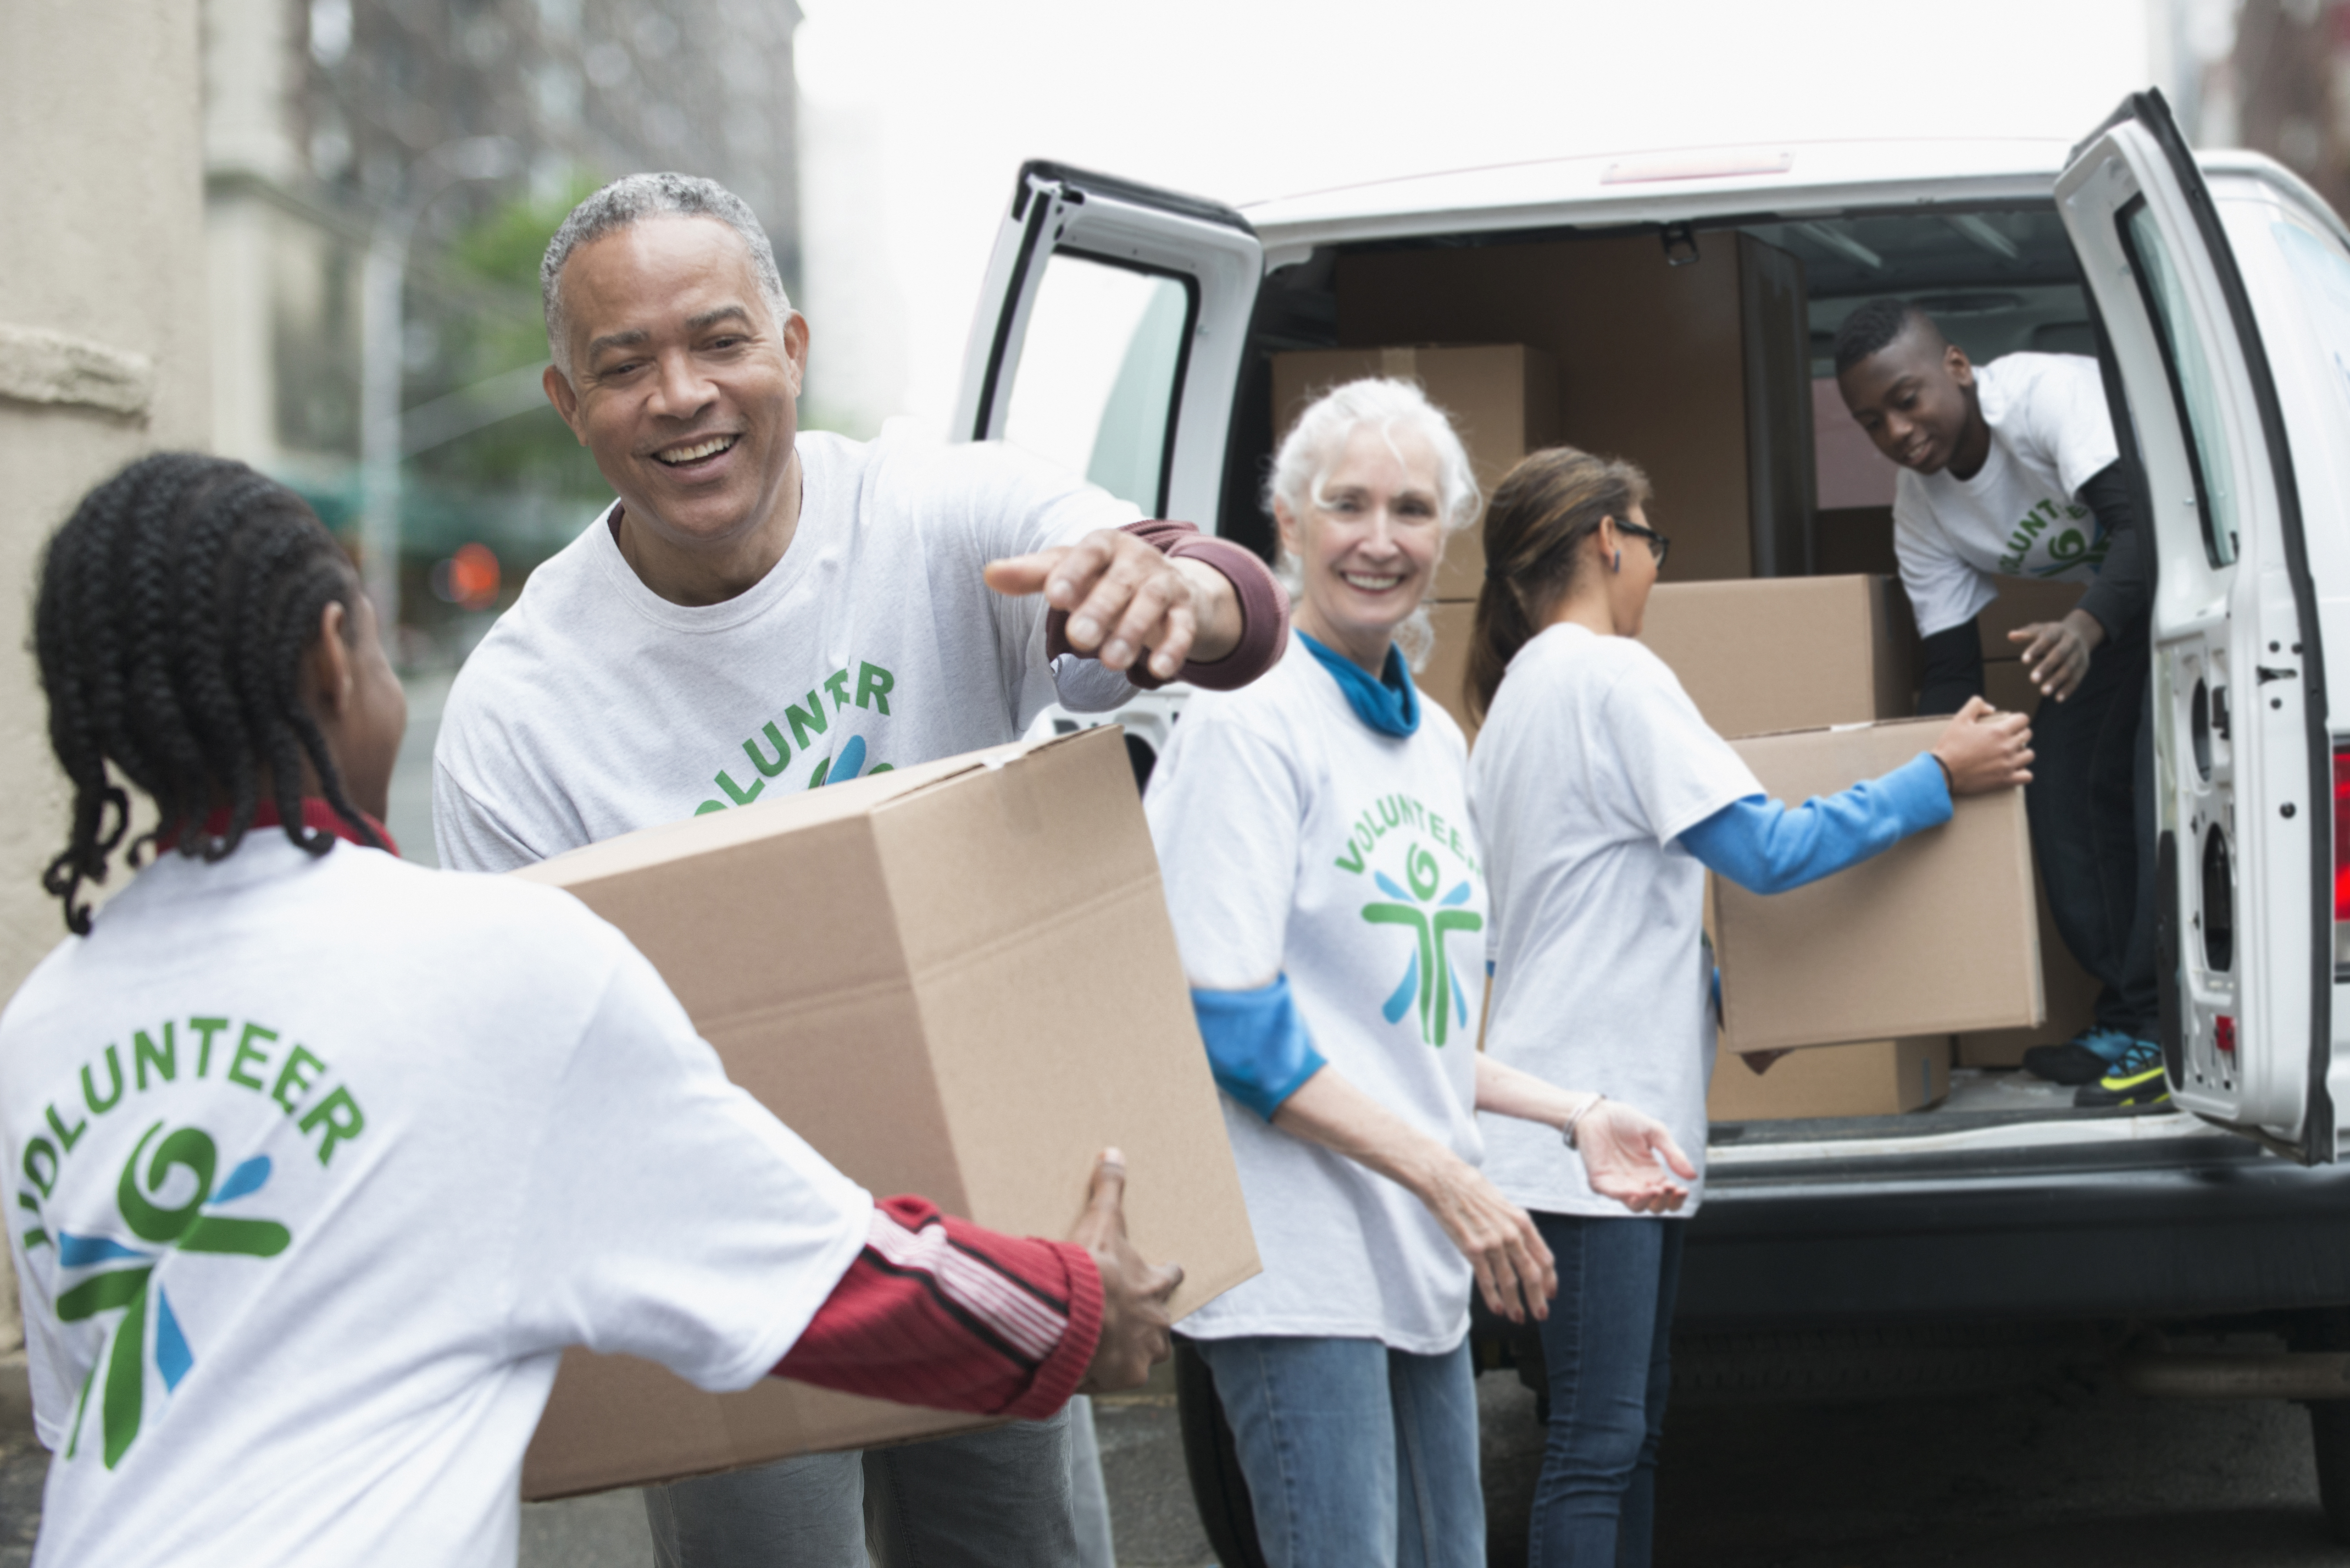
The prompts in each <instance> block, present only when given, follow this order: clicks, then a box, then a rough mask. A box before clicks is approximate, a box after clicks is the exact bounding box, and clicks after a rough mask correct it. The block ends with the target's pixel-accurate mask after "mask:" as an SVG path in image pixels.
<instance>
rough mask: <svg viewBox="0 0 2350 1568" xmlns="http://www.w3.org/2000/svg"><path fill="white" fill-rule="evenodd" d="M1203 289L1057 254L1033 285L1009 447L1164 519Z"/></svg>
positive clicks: (1010, 408) (1007, 423) (1008, 417)
mask: <svg viewBox="0 0 2350 1568" xmlns="http://www.w3.org/2000/svg"><path fill="white" fill-rule="evenodd" d="M1198 288H1199V286H1198V285H1197V284H1196V283H1195V282H1193V281H1192V280H1191V279H1190V278H1188V277H1180V276H1176V275H1170V274H1167V273H1159V272H1145V271H1142V270H1140V269H1139V268H1137V267H1133V266H1128V265H1120V264H1118V263H1115V262H1108V261H1103V260H1097V259H1095V258H1093V257H1090V256H1086V255H1082V254H1077V253H1076V252H1072V251H1066V250H1060V251H1055V252H1054V253H1053V254H1052V255H1051V256H1050V257H1048V258H1047V259H1046V261H1045V275H1044V277H1043V278H1042V279H1041V280H1040V281H1039V282H1038V284H1037V286H1036V299H1035V305H1034V306H1032V308H1031V310H1030V314H1029V318H1028V332H1027V337H1026V339H1025V342H1024V345H1023V347H1022V348H1021V351H1020V365H1019V369H1018V370H1017V371H1016V372H1015V375H1014V381H1013V384H1012V399H1011V402H1010V403H1009V404H1008V405H1007V407H1006V409H1005V412H1004V420H1003V439H1004V440H1005V441H1010V442H1012V443H1013V444H1014V445H1015V446H1018V447H1022V448H1024V449H1025V450H1027V451H1029V452H1035V454H1036V455H1037V456H1039V457H1042V458H1045V459H1046V460H1048V461H1050V462H1056V463H1059V464H1060V465H1061V466H1063V467H1064V468H1067V469H1070V470H1072V471H1074V472H1078V473H1082V474H1084V475H1085V476H1086V477H1087V479H1089V480H1091V481H1092V482H1093V483H1096V484H1098V485H1100V486H1101V487H1102V488H1103V489H1105V490H1107V491H1108V492H1109V493H1111V494H1112V495H1115V496H1117V497H1118V498H1119V499H1120V500H1123V501H1131V502H1133V503H1134V504H1135V505H1137V506H1138V507H1139V508H1141V509H1142V511H1143V513H1144V514H1146V515H1149V516H1158V515H1159V514H1161V513H1162V512H1164V510H1165V491H1166V483H1167V454H1168V451H1169V449H1170V446H1171V444H1172V441H1173V437H1174V425H1173V421H1172V418H1171V416H1172V414H1173V411H1174V410H1175V407H1176V402H1177V399H1178V396H1179V394H1180V391H1181V389H1182V381H1183V367H1184V358H1185V354H1184V350H1185V348H1186V347H1187V346H1188V345H1189V344H1190V342H1191V320H1192V317H1193V316H1194V314H1195V313H1196V311H1197V309H1198V304H1197V296H1198Z"/></svg>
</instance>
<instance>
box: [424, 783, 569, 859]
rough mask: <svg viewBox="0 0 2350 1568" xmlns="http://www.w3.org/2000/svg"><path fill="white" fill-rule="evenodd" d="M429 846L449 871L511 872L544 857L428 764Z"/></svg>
mask: <svg viewBox="0 0 2350 1568" xmlns="http://www.w3.org/2000/svg"><path fill="white" fill-rule="evenodd" d="M432 846H433V847H434V849H436V850H437V851H438V852H439V853H440V857H441V864H442V865H443V866H445V867H448V868H449V869H451V870H452V871H514V870H517V869H519V868H521V867H525V866H536V864H538V862H540V861H541V860H544V859H546V856H544V855H541V854H539V853H538V852H537V851H536V850H534V849H532V848H531V847H530V846H528V845H527V844H525V843H524V842H523V841H522V840H521V839H520V838H519V837H517V836H515V834H514V833H513V832H512V831H511V830H509V829H508V828H507V827H506V826H505V825H504V824H503V823H501V822H500V821H499V820H498V819H497V816H496V815H495V814H494V813H493V812H492V811H491V810H490V808H489V807H488V806H486V805H483V804H482V803H481V802H480V801H478V800H476V799H474V798H473V795H472V794H470V793H468V792H467V791H466V789H465V788H464V786H463V785H462V784H458V782H457V781H456V780H455V779H454V778H452V777H451V776H450V774H449V770H448V768H447V767H446V766H445V765H444V764H443V763H442V762H441V760H440V759H439V758H437V757H436V758H434V759H433V763H432Z"/></svg>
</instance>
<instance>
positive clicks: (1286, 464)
mask: <svg viewBox="0 0 2350 1568" xmlns="http://www.w3.org/2000/svg"><path fill="white" fill-rule="evenodd" d="M1365 425H1369V426H1372V427H1374V428H1375V429H1377V430H1378V431H1379V433H1380V434H1381V435H1383V436H1385V437H1386V438H1387V441H1388V449H1389V450H1390V451H1393V450H1394V449H1395V441H1396V434H1397V432H1398V431H1399V430H1401V431H1410V432H1411V433H1413V434H1414V435H1417V436H1419V438H1420V439H1421V440H1422V441H1426V442H1427V443H1428V444H1429V446H1430V449H1431V450H1432V451H1433V452H1435V453H1436V490H1437V497H1436V504H1437V510H1438V514H1439V516H1440V518H1441V520H1442V523H1443V526H1444V532H1445V534H1446V535H1448V536H1449V535H1453V534H1457V533H1459V532H1460V531H1461V529H1463V528H1466V527H1467V526H1469V524H1471V523H1474V522H1475V521H1476V520H1477V512H1478V508H1479V507H1481V506H1482V505H1483V504H1484V499H1485V498H1484V497H1483V496H1482V495H1481V494H1479V493H1478V491H1477V475H1476V472H1475V471H1474V470H1472V469H1471V467H1470V466H1469V452H1468V449H1467V448H1466V447H1464V446H1462V445H1461V434H1460V432H1459V431H1455V430H1454V429H1453V428H1452V421H1451V417H1450V416H1448V415H1447V414H1446V413H1445V411H1444V410H1442V409H1440V408H1438V407H1437V406H1436V405H1435V404H1434V403H1431V402H1430V401H1429V400H1428V394H1427V393H1426V392H1424V391H1422V390H1421V389H1420V388H1419V383H1418V382H1416V381H1404V380H1396V379H1388V378H1385V377H1378V376H1370V377H1366V378H1364V379H1362V380H1359V381H1348V382H1347V383H1345V384H1344V385H1342V386H1337V387H1333V388H1331V389H1329V390H1327V391H1326V392H1324V393H1323V394H1322V395H1321V396H1320V397H1318V398H1316V399H1315V400H1314V401H1313V402H1312V403H1311V404H1310V405H1308V406H1307V408H1306V410H1305V412H1304V413H1302V414H1300V415H1298V416H1297V423H1296V424H1295V425H1294V426H1292V427H1291V428H1290V431H1289V434H1288V435H1287V436H1286V437H1284V439H1283V441H1282V443H1281V450H1280V451H1279V452H1275V453H1274V459H1273V472H1271V473H1269V474H1267V475H1266V476H1265V482H1264V509H1265V511H1266V512H1267V513H1268V514H1270V513H1271V512H1272V511H1273V508H1274V503H1275V502H1279V503H1280V504H1283V505H1284V506H1286V507H1288V508H1289V511H1290V514H1291V515H1293V516H1295V517H1298V518H1301V519H1302V518H1303V517H1304V516H1305V514H1306V512H1307V510H1308V509H1309V508H1311V507H1313V506H1314V505H1315V504H1317V503H1318V502H1319V501H1320V500H1321V498H1322V484H1323V482H1324V481H1325V480H1326V479H1327V478H1328V477H1329V475H1330V466H1331V464H1333V463H1335V462H1337V461H1338V457H1339V454H1340V453H1342V452H1345V451H1346V450H1347V442H1348V441H1352V440H1353V439H1354V436H1355V432H1356V431H1357V430H1360V429H1361V428H1363V427H1364V426H1365ZM1274 571H1275V573H1276V574H1277V575H1278V576H1280V578H1281V581H1282V586H1283V587H1286V588H1287V589H1288V590H1289V595H1290V597H1291V598H1292V599H1295V598H1296V597H1297V596H1298V595H1299V594H1301V593H1302V592H1304V591H1305V582H1304V577H1303V573H1302V570H1301V567H1300V566H1299V563H1298V561H1297V558H1296V557H1295V556H1292V555H1290V554H1289V553H1288V552H1287V551H1286V550H1284V551H1283V552H1282V555H1281V560H1280V561H1279V563H1278V564H1277V565H1276V566H1275V567H1274ZM1431 586H1432V585H1431ZM1395 636H1396V645H1397V646H1398V647H1399V648H1401V649H1403V652H1404V657H1405V658H1406V659H1409V661H1410V664H1411V667H1412V668H1413V669H1414V670H1418V669H1419V667H1420V666H1421V665H1423V664H1425V663H1426V662H1427V661H1428V656H1429V653H1430V650H1432V649H1434V648H1435V646H1436V631H1435V628H1433V626H1431V625H1430V620H1429V616H1428V610H1427V607H1426V606H1424V605H1423V606H1422V607H1420V608H1419V609H1417V610H1415V611H1413V612H1412V615H1411V617H1410V618H1409V619H1408V620H1406V621H1404V623H1403V624H1402V625H1400V626H1399V627H1397V628H1396V634H1395Z"/></svg>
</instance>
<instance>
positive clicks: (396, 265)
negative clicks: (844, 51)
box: [203, 0, 799, 664]
mask: <svg viewBox="0 0 2350 1568" xmlns="http://www.w3.org/2000/svg"><path fill="white" fill-rule="evenodd" d="M798 22H799V12H798V9H797V7H796V6H795V5H794V4H793V3H792V0H203V67H204V68H203V78H204V80H203V86H204V121H203V127H204V131H203V154H204V167H205V242H206V247H207V250H208V253H209V254H208V258H207V259H208V262H209V271H210V278H211V282H210V293H211V308H212V328H213V333H212V338H213V341H212V348H213V389H212V391H213V444H214V445H215V447H216V448H217V450H219V451H221V452H224V453H227V454H230V455H233V456H236V457H241V458H244V459H245V460H246V461H248V462H253V463H254V464H255V465H256V466H258V467H260V468H263V469H265V470H266V471H268V472H271V473H273V474H276V475H277V476H278V477H280V478H282V479H284V480H286V481H287V482H288V483H293V484H294V485H296V487H297V488H299V489H300V490H302V492H303V493H305V494H307V495H308V496H309V497H310V498H311V500H312V502H313V503H314V504H316V505H317V508H318V510H319V513H320V514H321V515H322V516H324V517H325V518H326V519H327V521H328V524H331V525H333V526H334V527H336V528H337V530H338V532H341V533H343V534H344V535H345V536H346V537H347V538H348V540H349V542H350V543H351V544H352V545H353V547H354V548H355V549H357V550H359V552H360V554H361V555H362V557H363V564H364V565H366V566H368V567H369V576H370V580H371V583H372V584H374V585H376V586H378V587H379V588H380V589H381V588H384V587H391V588H394V589H395V590H396V593H395V596H394V597H397V599H398V601H399V603H400V607H401V617H400V618H401V620H402V622H403V623H404V629H403V632H402V636H401V639H400V653H401V655H402V657H403V659H404V660H406V661H408V662H410V663H427V664H430V663H445V662H447V661H448V660H449V659H452V658H454V657H456V656H458V655H460V654H462V652H463V649H465V648H466V647H468V646H470V644H471V641H472V640H473V638H474V637H477V636H478V635H479V633H480V630H481V629H482V628H484V627H485V626H486V624H487V622H488V620H489V618H491V617H492V616H493V615H494V611H495V610H496V609H497V608H499V607H502V606H503V604H504V603H506V602H510V600H511V598H512V596H513V594H514V592H515V591H516V590H517V589H518V588H519V587H520V585H521V582H522V580H523V578H524V577H525V576H526V575H527V573H528V570H529V568H530V567H531V566H535V565H536V563H537V562H538V561H539V560H541V559H544V558H545V557H546V556H547V555H549V554H551V553H552V552H553V551H554V550H556V549H558V548H560V547H561V546H562V545H564V544H565V543H567V542H568V541H569V539H570V538H571V537H572V536H573V535H576V534H577V530H578V529H579V527H580V526H581V525H583V524H585V523H586V521H587V518H588V517H589V516H590V515H592V514H593V512H594V510H595V509H596V508H597V506H598V505H599V504H601V502H602V501H603V500H604V499H605V498H607V497H608V493H609V492H608V490H607V489H606V488H605V487H604V485H603V483H602V482H601V480H600V479H599V478H598V475H597V474H596V472H595V469H594V466H593V464H592V463H591V462H589V461H588V460H587V456H586V454H585V453H584V452H581V451H580V450H579V448H578V447H577V444H576V443H575V442H574V441H572V438H571V436H570V433H569V432H568V431H566V430H565V429H564V428H563V425H562V423H561V421H559V420H558V419H556V416H555V414H554V411H553V410H551V409H549V408H547V407H546V399H545V397H544V395H543V394H542V392H541V391H540V389H539V385H538V373H539V369H540V368H541V367H542V366H543V365H544V364H545V361H546V350H545V342H544V337H543V335H542V333H541V329H540V326H539V306H538V296H537V283H536V269H537V262H538V256H539V254H540V251H541V249H542V248H543V247H544V245H545V244H546V238H547V236H548V234H551V233H552V232H553V230H554V228H555V226H556V223H559V222H560V221H561V218H562V216H563V214H564V213H565V212H566V211H567V210H568V208H569V207H570V205H571V203H572V202H575V201H576V200H577V198H578V197H579V196H580V195H582V194H584V193H585V192H587V191H588V190H590V189H593V188H594V187H595V186H596V185H598V184H599V183H601V182H604V181H606V180H608V179H610V178H612V177H614V176H616V175H619V174H622V173H628V172H631V171H638V170H647V169H674V170H681V171H685V172H689V173H694V174H704V175H708V176H710V177H712V178H713V179H716V180H718V181H720V182H723V183H724V184H725V185H727V186H728V187H729V188H731V189H732V190H733V191H735V192H737V193H739V194H740V195H741V196H743V199H744V200H745V201H747V202H750V203H751V205H752V207H753V208H754V210H755V211H756V212H757V213H758V214H759V216H760V219H761V221H762V222H763V223H764V224H765V225H766V228H767V232H768V234H769V235H770V237H771V238H772V240H773V241H774V244H775V254H776V258H777V260H778V261H779V262H780V263H781V265H782V266H783V270H784V275H785V282H786V284H787V286H792V287H793V288H794V290H795V293H796V292H797V283H798V271H799V247H798V244H797V235H798V233H799V221H798V206H799V190H798V163H797V158H796V155H795V154H796V149H795V122H796V116H795V83H794V77H793V67H792V35H793V31H794V29H795V27H796V26H797V25H798ZM387 293H388V304H387ZM371 373H372V376H373V393H372V402H371V400H370V397H371V394H370V374H371ZM387 416H390V417H389V418H387ZM370 457H372V458H374V459H376V460H377V465H376V468H375V469H374V471H372V472H370V470H369V467H368V465H367V462H366V461H365V460H367V459H369V458H370ZM371 479H372V480H373V481H374V482H375V484H374V487H373V488H372V489H371V487H370V481H371ZM371 504H372V507H373V510H374V513H375V517H374V522H375V523H376V524H377V526H376V527H374V528H372V529H371V528H369V526H367V523H368V520H369V519H368V514H369V511H370V506H371ZM394 536H396V537H397V540H398V547H397V551H396V553H393V552H390V551H387V550H386V549H384V548H383V542H384V541H385V540H386V539H389V538H391V537H394ZM369 545H372V546H373V554H374V556H375V558H374V559H371V560H369V559H366V558H365V557H366V556H368V555H369V548H368V546H369ZM467 546H473V547H474V548H473V550H471V551H467V549H466V547H467ZM484 551H486V552H487V553H488V555H489V556H491V557H493V558H494V559H493V561H492V563H491V564H492V565H493V566H495V567H502V568H503V569H502V570H492V571H489V572H488V573H487V574H486V575H485V574H484V570H483V561H484V554H483V553H484ZM393 564H396V566H397V573H396V576H389V577H388V576H387V573H388V571H389V569H390V566H392V565H393ZM485 583H487V584H490V585H493V591H491V592H489V593H486V594H485V593H484V591H482V590H483V585H484V584H485Z"/></svg>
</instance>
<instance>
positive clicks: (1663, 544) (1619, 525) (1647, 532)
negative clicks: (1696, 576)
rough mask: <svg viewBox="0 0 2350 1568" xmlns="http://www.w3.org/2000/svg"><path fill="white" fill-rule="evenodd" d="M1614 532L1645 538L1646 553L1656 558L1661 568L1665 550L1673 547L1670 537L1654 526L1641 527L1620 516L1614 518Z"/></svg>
mask: <svg viewBox="0 0 2350 1568" xmlns="http://www.w3.org/2000/svg"><path fill="white" fill-rule="evenodd" d="M1616 532H1617V533H1618V534H1629V535H1632V536H1633V537H1634V538H1636V539H1646V540H1647V541H1648V554H1650V555H1651V556H1655V557H1656V558H1657V566H1658V567H1659V569H1662V568H1663V566H1664V564H1665V552H1666V551H1668V550H1670V549H1671V548H1672V547H1673V542H1672V541H1671V540H1670V539H1668V538H1666V537H1665V536H1664V535H1662V534H1659V533H1658V532H1657V531H1656V530H1655V529H1654V528H1643V527H1641V526H1640V525H1639V524H1638V523H1627V522H1625V521H1624V520H1623V519H1622V518H1620V517H1618V518H1617V519H1616Z"/></svg>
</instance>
